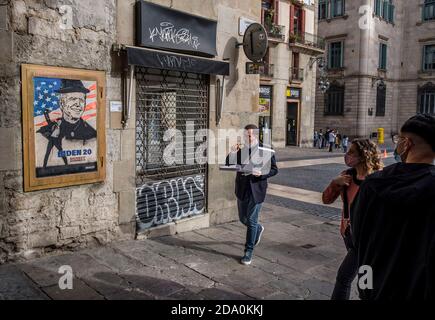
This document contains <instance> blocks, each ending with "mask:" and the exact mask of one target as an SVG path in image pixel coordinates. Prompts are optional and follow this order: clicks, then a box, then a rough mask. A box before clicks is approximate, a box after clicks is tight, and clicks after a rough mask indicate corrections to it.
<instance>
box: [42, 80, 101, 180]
mask: <svg viewBox="0 0 435 320" xmlns="http://www.w3.org/2000/svg"><path fill="white" fill-rule="evenodd" d="M33 85H34V86H33V87H34V95H33V97H34V101H33V116H34V119H33V120H34V128H35V131H34V132H35V162H36V163H35V164H36V177H38V178H39V177H49V176H58V175H63V174H71V173H82V172H91V171H96V170H97V155H98V153H97V130H96V128H97V84H96V81H81V80H71V79H59V78H47V77H35V78H33Z"/></svg>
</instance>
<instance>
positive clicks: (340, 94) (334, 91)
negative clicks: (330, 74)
mask: <svg viewBox="0 0 435 320" xmlns="http://www.w3.org/2000/svg"><path fill="white" fill-rule="evenodd" d="M324 113H325V115H331V116H332V115H335V116H339V115H343V113H344V86H341V85H339V84H337V83H333V84H332V85H331V86H330V88H329V89H328V91H327V92H326V94H325V111H324Z"/></svg>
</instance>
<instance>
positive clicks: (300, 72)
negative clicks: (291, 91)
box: [289, 68, 304, 82]
mask: <svg viewBox="0 0 435 320" xmlns="http://www.w3.org/2000/svg"><path fill="white" fill-rule="evenodd" d="M289 75H290V82H293V81H296V82H302V81H304V69H302V68H290V69H289Z"/></svg>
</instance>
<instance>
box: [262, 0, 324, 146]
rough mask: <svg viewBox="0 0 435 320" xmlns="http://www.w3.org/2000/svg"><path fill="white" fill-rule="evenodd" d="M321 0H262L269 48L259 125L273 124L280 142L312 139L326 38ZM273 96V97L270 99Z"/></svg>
mask: <svg viewBox="0 0 435 320" xmlns="http://www.w3.org/2000/svg"><path fill="white" fill-rule="evenodd" d="M316 4H317V2H316V1H287V0H276V1H272V0H270V1H267V0H263V1H261V5H262V23H263V25H264V26H265V28H266V30H268V34H269V51H268V54H267V55H266V57H265V62H266V65H265V68H264V70H263V72H262V74H261V76H260V79H261V82H260V86H261V87H260V99H261V101H260V102H261V103H260V109H261V108H262V105H264V104H269V105H270V108H269V109H266V111H264V109H265V108H263V109H262V110H260V111H262V113H260V118H259V121H260V127H264V126H265V125H267V126H268V127H269V128H272V143H273V145H274V146H275V147H278V148H283V147H285V146H301V147H309V146H312V143H313V130H314V107H315V99H314V97H315V87H316V67H315V65H314V67H313V61H312V59H313V58H315V57H317V56H319V55H322V54H323V52H324V43H323V40H322V39H321V38H319V37H318V36H317V5H316ZM265 99H268V100H265Z"/></svg>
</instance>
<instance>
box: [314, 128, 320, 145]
mask: <svg viewBox="0 0 435 320" xmlns="http://www.w3.org/2000/svg"><path fill="white" fill-rule="evenodd" d="M318 142H319V133H318V132H317V130H314V137H313V148H316V147H317V143H318Z"/></svg>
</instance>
